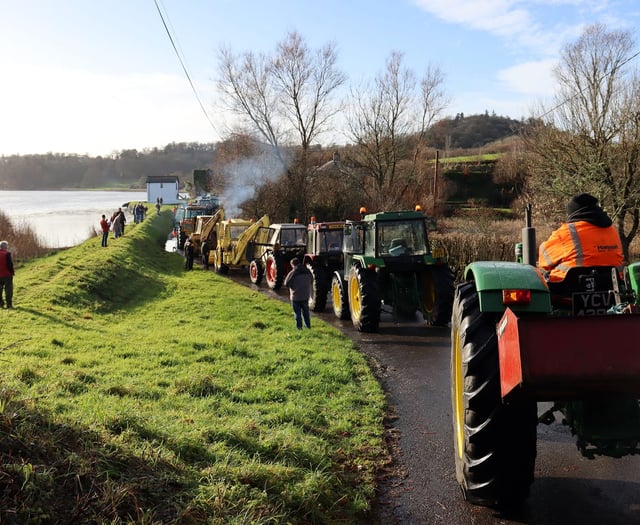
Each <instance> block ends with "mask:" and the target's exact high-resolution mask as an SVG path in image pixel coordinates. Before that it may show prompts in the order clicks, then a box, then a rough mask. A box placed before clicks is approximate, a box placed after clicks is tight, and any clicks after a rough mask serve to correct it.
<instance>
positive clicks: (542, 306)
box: [464, 261, 551, 313]
mask: <svg viewBox="0 0 640 525" xmlns="http://www.w3.org/2000/svg"><path fill="white" fill-rule="evenodd" d="M464 277H465V280H467V281H471V280H473V281H475V283H476V289H477V291H478V295H479V297H480V311H481V312H503V311H504V310H505V305H504V303H503V299H502V291H503V290H530V291H531V301H530V302H529V303H526V304H514V305H510V306H509V307H510V308H511V309H512V310H513V311H514V312H541V313H550V312H551V296H550V294H549V287H548V286H547V283H546V282H545V280H544V277H543V275H542V273H541V272H540V270H539V269H538V268H535V267H534V266H530V265H528V264H521V263H516V262H504V261H502V262H500V261H479V262H473V263H471V264H469V265H468V266H467V267H466V268H465V271H464Z"/></svg>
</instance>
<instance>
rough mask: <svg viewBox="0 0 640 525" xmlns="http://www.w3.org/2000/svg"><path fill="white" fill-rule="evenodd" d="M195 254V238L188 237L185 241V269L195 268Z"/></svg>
mask: <svg viewBox="0 0 640 525" xmlns="http://www.w3.org/2000/svg"><path fill="white" fill-rule="evenodd" d="M194 255H195V249H194V246H193V240H192V239H191V237H188V238H187V240H186V241H185V243H184V268H185V270H193V258H194Z"/></svg>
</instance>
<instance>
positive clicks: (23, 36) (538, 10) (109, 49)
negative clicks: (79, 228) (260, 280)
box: [0, 0, 640, 155]
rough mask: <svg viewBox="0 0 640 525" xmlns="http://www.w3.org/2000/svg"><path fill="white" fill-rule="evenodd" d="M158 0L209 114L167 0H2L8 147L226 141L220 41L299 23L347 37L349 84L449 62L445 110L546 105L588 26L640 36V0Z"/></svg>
mask: <svg viewBox="0 0 640 525" xmlns="http://www.w3.org/2000/svg"><path fill="white" fill-rule="evenodd" d="M158 4H159V5H160V8H161V10H162V11H163V13H164V14H165V15H166V21H167V22H168V24H169V26H170V29H171V32H172V35H173V36H174V38H175V40H176V42H177V44H178V46H179V50H180V53H181V55H182V57H183V58H184V60H185V63H186V66H187V68H188V71H189V73H190V76H191V79H192V81H193V82H194V85H195V87H196V91H197V93H198V95H199V98H200V101H201V102H202V104H203V105H204V108H205V110H206V113H207V115H205V113H204V112H203V110H202V109H201V107H200V105H199V102H198V100H197V98H196V96H195V95H194V93H193V91H192V88H191V86H190V85H189V82H188V80H187V78H186V76H185V74H184V72H183V70H182V66H181V65H180V62H179V61H178V58H177V57H176V55H175V52H174V51H173V48H172V47H171V43H170V41H169V38H168V36H167V34H166V32H165V30H164V27H163V25H162V20H161V18H160V16H159V14H158V11H157V8H156V4H155V2H154V0H102V1H100V2H97V1H93V0H59V1H54V0H20V1H13V0H0V70H1V71H2V82H1V83H0V155H10V154H15V153H19V154H29V153H46V152H56V153H78V154H85V153H87V154H90V155H109V154H111V153H113V152H114V151H119V150H122V149H134V148H135V149H138V150H141V149H144V148H151V147H162V146H164V145H165V144H167V143H170V142H192V141H194V142H215V141H217V140H219V139H220V138H221V135H222V134H223V133H224V129H225V123H227V122H228V121H226V120H225V119H224V118H223V117H222V115H221V114H220V112H219V110H218V107H219V106H218V98H217V95H216V93H215V78H216V75H217V72H216V68H217V54H218V51H219V49H220V47H221V46H222V45H224V46H227V47H229V48H231V49H232V50H234V51H236V52H244V51H248V50H251V51H254V52H257V53H260V52H265V53H270V52H271V51H272V50H273V49H274V48H275V45H276V43H277V42H278V41H280V40H282V39H283V38H284V37H285V35H286V34H287V33H288V32H290V31H297V32H298V33H300V34H301V35H302V36H303V38H304V39H305V41H306V42H307V44H308V45H309V46H310V47H312V48H318V47H320V46H322V45H324V44H326V43H328V42H334V43H335V44H336V46H337V50H338V57H339V62H338V66H339V67H340V68H341V69H342V70H343V71H344V72H345V73H346V74H347V76H348V79H349V82H350V83H353V84H358V83H360V82H362V81H366V80H370V79H372V78H373V77H374V76H375V75H376V74H377V73H379V72H380V71H381V70H382V69H383V68H384V64H385V60H386V59H387V58H388V57H389V55H390V53H391V52H392V51H400V52H402V53H404V56H405V64H406V65H407V66H408V67H410V68H411V69H413V70H414V71H415V72H416V73H417V74H420V73H421V72H422V71H424V70H425V69H426V67H427V66H428V65H429V64H433V65H437V66H438V67H440V69H441V70H442V71H443V73H444V76H445V82H444V86H443V87H444V89H445V90H446V92H447V94H448V96H449V97H450V99H451V103H450V105H449V106H448V108H447V110H446V112H445V114H447V115H455V114H457V113H460V112H462V113H464V114H467V115H470V114H476V113H484V112H485V111H489V112H495V113H496V114H498V115H503V116H509V117H512V118H516V119H519V118H521V117H528V116H530V115H532V114H535V111H536V108H537V106H538V103H539V102H541V101H544V100H545V98H546V97H549V96H551V95H552V94H553V92H554V84H553V79H552V77H551V74H550V69H551V68H552V67H553V65H554V64H555V60H556V58H557V53H558V50H559V49H560V47H561V46H562V45H564V44H565V43H567V42H571V41H574V40H575V39H576V38H577V37H578V36H579V34H580V33H581V31H582V29H583V28H584V26H585V25H587V24H590V23H594V22H602V23H604V24H606V26H607V27H608V28H609V29H624V30H629V31H631V34H632V36H633V37H634V38H635V39H636V41H637V44H638V45H640V43H638V40H640V39H639V38H638V36H639V35H638V34H637V29H636V28H637V27H640V24H639V22H640V5H639V4H638V3H637V1H636V0H158ZM636 60H637V59H636ZM633 65H634V66H635V67H637V66H638V64H637V63H634V64H633ZM207 116H208V118H207ZM338 132H339V130H338ZM337 136H339V135H337ZM334 140H336V141H337V142H339V141H340V140H339V138H338V139H335V138H334Z"/></svg>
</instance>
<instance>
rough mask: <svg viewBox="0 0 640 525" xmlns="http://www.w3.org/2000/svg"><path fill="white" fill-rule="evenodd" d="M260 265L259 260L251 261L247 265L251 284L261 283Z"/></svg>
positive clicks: (261, 272)
mask: <svg viewBox="0 0 640 525" xmlns="http://www.w3.org/2000/svg"><path fill="white" fill-rule="evenodd" d="M262 276H263V271H262V263H261V262H260V260H259V259H253V260H252V261H251V262H250V263H249V279H251V282H252V283H253V284H260V283H261V282H262Z"/></svg>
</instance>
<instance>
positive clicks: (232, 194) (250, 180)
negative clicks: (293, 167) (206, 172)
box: [221, 150, 284, 218]
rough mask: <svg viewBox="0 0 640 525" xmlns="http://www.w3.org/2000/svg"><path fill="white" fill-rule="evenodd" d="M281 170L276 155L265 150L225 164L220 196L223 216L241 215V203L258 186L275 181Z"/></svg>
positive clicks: (247, 198)
mask: <svg viewBox="0 0 640 525" xmlns="http://www.w3.org/2000/svg"><path fill="white" fill-rule="evenodd" d="M283 170H284V168H283V166H282V163H281V162H280V160H278V158H277V157H276V155H274V154H273V153H272V152H269V151H266V150H265V151H262V152H261V153H260V154H258V155H255V156H253V157H250V158H244V159H240V160H238V161H235V162H232V163H230V164H227V165H226V166H225V168H224V173H225V178H226V181H227V183H226V188H225V190H224V191H223V193H222V198H221V204H222V207H223V208H224V211H225V216H226V217H238V218H239V217H241V214H242V210H241V208H240V206H241V204H242V203H244V202H246V201H247V200H249V199H251V198H252V197H254V196H255V194H256V191H257V190H258V189H259V188H260V186H262V185H264V184H268V183H270V182H274V181H276V180H277V179H278V178H279V177H280V176H281V175H282V173H283ZM245 218H248V217H245Z"/></svg>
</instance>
